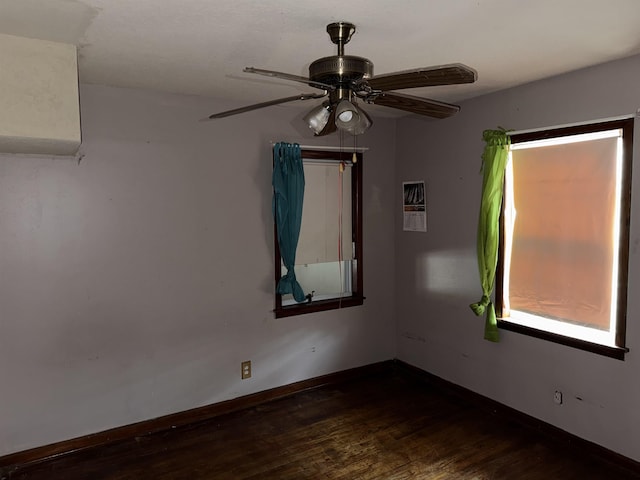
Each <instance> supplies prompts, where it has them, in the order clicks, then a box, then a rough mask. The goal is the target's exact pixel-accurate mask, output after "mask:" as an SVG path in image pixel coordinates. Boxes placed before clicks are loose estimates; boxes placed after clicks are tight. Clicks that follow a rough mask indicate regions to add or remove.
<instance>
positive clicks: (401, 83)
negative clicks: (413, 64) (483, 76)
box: [367, 63, 478, 91]
mask: <svg viewBox="0 0 640 480" xmlns="http://www.w3.org/2000/svg"><path fill="white" fill-rule="evenodd" d="M477 79H478V74H477V72H476V71H475V70H474V69H472V68H470V67H467V66H466V65H463V64H461V63H454V64H451V65H440V66H435V67H425V68H419V69H417V70H407V71H404V72H394V73H386V74H384V75H376V76H374V77H371V78H370V79H368V80H367V84H368V85H369V86H370V87H371V88H373V89H374V90H382V91H386V90H399V89H402V88H418V87H434V86H437V85H457V84H460V83H473V82H475V81H476V80H477Z"/></svg>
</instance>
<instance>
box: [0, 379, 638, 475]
mask: <svg viewBox="0 0 640 480" xmlns="http://www.w3.org/2000/svg"><path fill="white" fill-rule="evenodd" d="M0 479H2V480H5V479H6V480H44V479H46V480H55V479H65V480H86V479H90V480H134V479H135V480H145V479H153V480H175V479H185V480H199V479H203V480H208V479H215V480H226V479H230V480H269V479H277V480H289V479H291V480H300V479H335V480H360V479H362V480H368V479H371V480H374V479H375V480H415V479H427V480H445V479H446V480H516V479H517V480H539V479H545V480H546V479H562V480H573V479H576V480H578V479H579V480H605V479H606V480H609V479H616V480H624V479H640V475H636V474H635V473H634V472H627V471H622V470H620V469H617V468H614V467H612V466H610V465H608V464H605V463H603V462H602V461H600V460H598V459H591V458H589V457H587V456H585V455H584V454H581V453H580V452H576V451H575V450H573V449H571V448H568V447H566V446H564V445H560V444H558V443H556V442H554V441H553V440H551V439H549V438H548V437H546V436H544V435H542V434H541V433H539V432H537V431H535V430H532V429H530V428H527V427H524V426H522V425H519V424H516V423H514V422H509V421H504V420H503V419H502V418H500V417H497V416H494V415H492V414H491V413H490V412H488V411H487V410H483V409H482V408H479V407H478V406H477V405H474V404H473V403H469V402H466V401H464V400H463V399H461V398H460V397H457V396H455V395H452V394H451V393H450V392H447V391H443V389H441V388H438V387H437V386H434V385H433V384H429V383H428V382H424V381H421V380H420V379H418V378H417V377H415V376H413V375H410V374H407V373H406V372H405V371H402V369H395V368H394V369H388V371H387V372H386V373H383V374H380V375H379V376H377V377H367V378H362V379H350V380H349V381H348V382H344V383H340V384H337V385H326V386H323V387H320V388H317V389H313V390H307V391H303V392H300V393H298V394H295V395H292V396H289V397H286V398H278V399H275V400H272V401H269V402H267V403H264V404H261V405H257V406H252V407H250V408H246V409H243V410H240V411H235V412H230V413H225V414H223V415H219V416H217V417H215V418H211V419H209V420H204V421H200V422H197V423H195V424H191V425H187V426H182V427H178V428H173V429H169V430H165V431H162V432H155V433H151V434H149V435H143V436H138V437H135V438H132V439H127V440H119V441H117V442H114V443H112V444H110V445H107V446H100V447H96V448H88V449H85V450H80V451H78V452H75V453H72V454H68V455H61V456H59V457H54V458H52V459H49V460H47V461H44V462H40V463H33V464H26V465H24V466H18V467H17V468H16V469H14V470H13V471H10V472H8V473H4V477H3V476H2V475H1V474H0Z"/></svg>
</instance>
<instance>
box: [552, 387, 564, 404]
mask: <svg viewBox="0 0 640 480" xmlns="http://www.w3.org/2000/svg"><path fill="white" fill-rule="evenodd" d="M553 402H554V403H557V404H558V405H562V392H561V391H560V390H556V391H555V392H554V393H553Z"/></svg>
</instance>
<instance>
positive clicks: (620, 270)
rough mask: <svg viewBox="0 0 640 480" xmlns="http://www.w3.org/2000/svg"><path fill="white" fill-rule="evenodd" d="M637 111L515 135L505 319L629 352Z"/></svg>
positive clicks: (501, 275)
mask: <svg viewBox="0 0 640 480" xmlns="http://www.w3.org/2000/svg"><path fill="white" fill-rule="evenodd" d="M632 136H633V119H623V120H614V121H608V122H602V123H597V124H590V125H580V126H574V127H567V128H560V129H554V130H546V131H538V132H532V133H523V134H519V135H513V136H512V137H511V142H512V144H511V149H510V158H509V161H508V164H507V170H506V172H505V188H504V200H503V208H502V217H501V225H502V228H501V239H500V251H499V265H498V275H497V288H496V299H497V302H496V304H497V307H498V316H499V317H500V321H499V326H500V327H501V328H505V329H509V330H514V331H518V332H521V333H526V334H530V335H533V336H537V337H540V338H544V339H547V340H552V341H555V342H558V343H562V344H565V345H570V346H573V347H577V348H582V349H585V350H589V351H593V352H596V353H601V354H604V355H608V356H611V357H614V358H619V359H623V358H624V353H625V352H626V351H627V349H626V348H625V319H626V299H627V263H628V250H629V218H630V196H631V164H632V150H633V143H632Z"/></svg>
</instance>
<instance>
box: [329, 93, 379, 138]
mask: <svg viewBox="0 0 640 480" xmlns="http://www.w3.org/2000/svg"><path fill="white" fill-rule="evenodd" d="M371 125H373V121H372V120H371V117H369V115H367V113H366V112H365V111H364V110H362V109H361V108H359V107H358V106H357V105H356V104H355V103H352V102H350V101H349V100H347V99H342V100H340V102H339V103H338V106H337V107H336V127H338V128H339V129H340V130H344V131H346V132H349V133H350V134H351V135H362V134H363V133H364V132H366V131H367V130H368V129H369V127H371Z"/></svg>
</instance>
